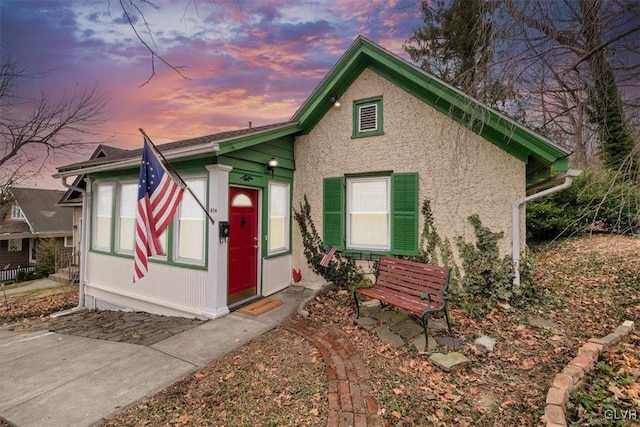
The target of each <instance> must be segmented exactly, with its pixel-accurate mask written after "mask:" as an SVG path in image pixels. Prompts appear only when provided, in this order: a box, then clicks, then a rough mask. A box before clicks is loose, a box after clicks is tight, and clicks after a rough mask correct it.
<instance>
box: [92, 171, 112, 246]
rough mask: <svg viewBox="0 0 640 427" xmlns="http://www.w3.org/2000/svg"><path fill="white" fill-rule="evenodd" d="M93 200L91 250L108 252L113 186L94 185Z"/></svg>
mask: <svg viewBox="0 0 640 427" xmlns="http://www.w3.org/2000/svg"><path fill="white" fill-rule="evenodd" d="M93 199H94V200H93V205H94V221H93V248H94V249H100V250H106V251H110V250H111V219H112V215H113V214H112V208H113V184H111V183H108V184H96V185H95V186H94V195H93Z"/></svg>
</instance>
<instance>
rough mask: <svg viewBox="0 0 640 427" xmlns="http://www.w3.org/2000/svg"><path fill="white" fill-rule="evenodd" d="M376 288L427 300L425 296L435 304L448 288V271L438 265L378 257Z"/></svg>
mask: <svg viewBox="0 0 640 427" xmlns="http://www.w3.org/2000/svg"><path fill="white" fill-rule="evenodd" d="M376 286H382V287H386V288H390V289H393V290H396V291H399V292H402V293H405V294H410V295H413V296H416V297H418V298H420V297H422V299H425V300H428V297H427V296H426V294H435V297H434V296H433V295H432V296H431V299H432V300H433V302H435V303H436V304H441V303H443V302H444V301H443V300H442V299H441V296H442V294H443V292H445V291H446V290H447V288H448V287H449V269H448V268H447V267H442V266H439V265H431V264H424V263H421V262H416V261H409V260H406V259H398V258H391V257H387V256H383V257H380V263H379V265H378V274H377V276H376Z"/></svg>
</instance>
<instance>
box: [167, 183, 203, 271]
mask: <svg viewBox="0 0 640 427" xmlns="http://www.w3.org/2000/svg"><path fill="white" fill-rule="evenodd" d="M185 183H186V184H187V186H188V187H189V188H190V189H191V191H192V192H193V194H195V196H196V197H197V198H198V200H200V202H201V203H202V205H203V206H206V200H207V199H206V188H207V181H206V178H205V177H197V178H190V179H185ZM174 230H175V257H174V258H175V260H176V261H181V262H188V263H195V264H204V257H205V242H206V238H205V235H206V221H205V214H204V212H203V211H202V208H201V207H200V205H199V204H198V202H197V201H196V200H195V199H194V198H193V196H192V195H191V193H189V192H188V191H185V193H184V196H183V197H182V202H181V203H180V208H179V209H178V215H177V221H176V220H174Z"/></svg>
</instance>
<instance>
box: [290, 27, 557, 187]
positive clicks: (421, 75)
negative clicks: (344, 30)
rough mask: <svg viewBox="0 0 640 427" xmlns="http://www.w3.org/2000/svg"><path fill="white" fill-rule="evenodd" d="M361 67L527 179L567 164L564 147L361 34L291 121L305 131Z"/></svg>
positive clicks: (313, 123) (348, 83)
mask: <svg viewBox="0 0 640 427" xmlns="http://www.w3.org/2000/svg"><path fill="white" fill-rule="evenodd" d="M366 68H369V69H371V70H373V71H374V72H376V73H378V74H379V75H381V76H382V77H384V78H386V79H387V80H389V81H391V82H392V83H395V84H396V85H397V86H399V87H400V88H402V89H404V90H405V91H407V92H408V93H410V94H411V95H413V96H415V97H416V98H418V99H420V100H422V101H423V102H424V103H426V104H428V105H430V106H432V107H433V108H435V109H436V110H438V111H440V112H441V113H443V114H445V115H447V116H449V117H450V118H452V119H453V120H455V121H457V122H458V123H461V124H462V125H463V126H468V127H469V128H470V129H471V130H472V131H473V132H475V133H477V134H478V135H480V136H482V137H484V138H485V139H487V140H488V141H490V142H491V143H493V144H494V145H496V146H498V147H500V148H502V149H503V150H505V151H507V152H508V153H510V154H511V155H513V156H514V157H516V158H518V159H520V160H521V161H523V162H525V163H526V164H527V181H528V183H532V182H535V181H537V180H539V179H542V178H546V177H547V176H548V175H550V174H551V173H552V172H553V171H566V170H567V169H568V168H569V162H568V160H567V157H568V156H569V154H570V152H569V151H567V150H565V149H564V148H562V147H560V146H559V145H557V144H555V143H554V142H552V141H550V140H549V139H547V138H545V137H543V136H542V135H539V134H537V133H535V132H533V131H532V130H530V129H528V128H526V127H525V126H523V125H521V124H519V123H517V122H516V121H514V120H512V119H510V118H508V117H507V116H505V115H504V114H502V113H500V112H498V111H496V110H494V109H492V108H490V107H488V106H487V105H485V104H483V103H481V102H480V101H478V100H476V99H474V98H472V97H470V96H468V95H466V94H465V93H463V92H461V91H460V90H458V89H456V88H454V87H453V86H451V85H449V84H447V83H445V82H444V81H442V80H440V79H438V78H437V77H435V76H433V75H431V74H429V73H427V72H425V71H424V70H422V69H420V68H418V67H416V66H415V65H413V64H411V63H409V62H407V61H405V60H404V59H402V58H400V57H399V56H397V55H394V54H393V53H391V52H389V51H387V50H385V49H384V48H382V47H380V46H378V45H377V44H375V43H373V42H371V41H370V40H367V39H366V38H365V37H362V36H358V37H357V38H356V40H355V41H354V42H353V44H352V45H351V47H349V49H348V50H347V51H346V52H345V53H344V55H343V56H342V57H341V58H340V60H339V61H338V63H337V64H336V65H335V66H334V67H333V68H332V69H331V71H329V73H328V74H327V75H326V77H325V78H324V79H323V80H322V81H321V82H320V84H319V85H318V86H317V87H316V89H315V90H314V91H313V93H312V94H311V95H310V96H309V98H307V100H306V101H305V102H304V104H302V106H301V107H300V108H299V109H298V111H296V113H295V114H294V115H293V117H292V118H291V121H298V122H300V128H301V129H302V130H303V132H304V133H308V132H310V131H311V129H313V127H314V126H315V125H316V124H317V123H318V122H319V121H320V119H321V118H322V117H323V116H324V115H325V114H326V113H327V111H328V110H329V109H331V107H332V105H333V102H331V99H330V98H331V97H332V96H333V95H337V96H338V97H340V95H342V94H343V93H344V92H345V91H346V90H347V88H348V87H349V86H350V85H351V84H352V83H353V82H354V81H355V80H356V79H357V78H358V76H359V75H360V74H361V73H362V72H363V71H364V70H365V69H366Z"/></svg>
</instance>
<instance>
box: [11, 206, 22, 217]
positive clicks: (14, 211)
mask: <svg viewBox="0 0 640 427" xmlns="http://www.w3.org/2000/svg"><path fill="white" fill-rule="evenodd" d="M11 219H24V212H22V209H21V208H20V206H18V204H17V203H13V204H12V205H11Z"/></svg>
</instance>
